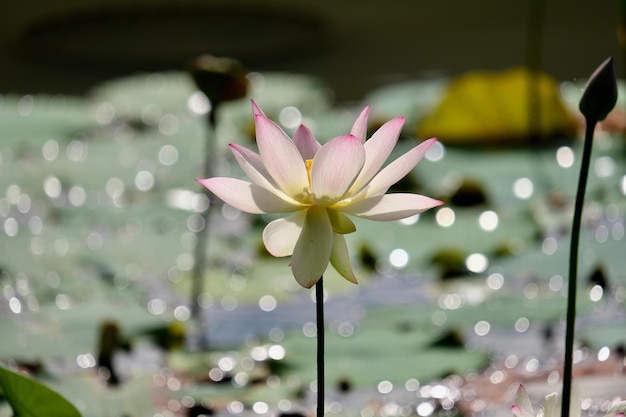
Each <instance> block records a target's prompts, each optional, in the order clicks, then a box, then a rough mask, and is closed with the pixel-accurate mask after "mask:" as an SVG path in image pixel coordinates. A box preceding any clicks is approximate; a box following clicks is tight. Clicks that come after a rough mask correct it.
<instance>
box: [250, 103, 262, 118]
mask: <svg viewBox="0 0 626 417" xmlns="http://www.w3.org/2000/svg"><path fill="white" fill-rule="evenodd" d="M250 101H251V102H252V114H253V115H255V116H264V117H266V116H265V113H263V110H261V107H259V105H258V104H256V101H254V100H250Z"/></svg>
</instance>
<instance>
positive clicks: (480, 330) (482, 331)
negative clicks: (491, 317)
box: [474, 320, 491, 336]
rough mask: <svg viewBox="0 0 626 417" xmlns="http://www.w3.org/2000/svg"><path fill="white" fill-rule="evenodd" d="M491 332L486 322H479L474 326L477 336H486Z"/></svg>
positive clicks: (489, 325)
mask: <svg viewBox="0 0 626 417" xmlns="http://www.w3.org/2000/svg"><path fill="white" fill-rule="evenodd" d="M490 330H491V324H489V322H488V321H485V320H481V321H479V322H478V323H476V324H475V325H474V332H475V333H476V334H477V335H478V336H486V335H487V334H488V333H489V331H490Z"/></svg>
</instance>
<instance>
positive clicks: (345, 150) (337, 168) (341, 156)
mask: <svg viewBox="0 0 626 417" xmlns="http://www.w3.org/2000/svg"><path fill="white" fill-rule="evenodd" d="M364 162H365V150H364V149H363V145H362V144H361V142H360V141H359V140H358V139H357V138H356V137H354V136H352V135H344V136H339V137H336V138H334V139H331V140H330V141H329V142H328V143H326V144H325V145H324V146H322V148H321V149H320V150H319V151H318V152H317V155H315V159H313V165H312V166H311V191H312V192H313V196H314V198H315V201H316V202H317V203H318V204H321V205H326V206H328V205H330V204H332V203H334V202H336V201H338V200H340V199H341V198H342V197H343V196H344V195H345V194H346V192H347V191H348V189H349V188H350V187H351V186H352V184H353V182H354V179H355V178H356V176H357V175H358V174H359V171H360V170H361V168H362V167H363V163H364Z"/></svg>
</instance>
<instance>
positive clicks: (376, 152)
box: [352, 117, 404, 192]
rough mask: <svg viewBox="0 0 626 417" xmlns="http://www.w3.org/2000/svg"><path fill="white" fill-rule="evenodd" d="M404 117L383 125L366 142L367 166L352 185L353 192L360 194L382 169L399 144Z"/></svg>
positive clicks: (365, 165) (364, 166)
mask: <svg viewBox="0 0 626 417" xmlns="http://www.w3.org/2000/svg"><path fill="white" fill-rule="evenodd" d="M403 125H404V117H396V118H395V119H392V120H390V121H388V122H387V123H385V124H384V125H382V126H381V127H380V129H378V130H377V131H376V132H375V133H374V134H373V135H372V137H371V138H370V139H369V140H367V141H366V142H365V145H364V148H365V164H364V165H363V169H362V170H361V173H360V174H359V176H358V177H357V179H356V181H354V184H353V185H352V191H353V192H358V191H359V190H360V189H361V188H362V187H363V186H364V185H365V184H367V183H368V182H369V181H370V180H371V179H372V178H373V177H374V176H375V175H376V174H377V173H378V171H380V168H382V166H383V164H384V163H385V161H386V160H387V158H389V155H391V151H393V148H394V147H395V146H396V143H397V142H398V137H400V132H401V131H402V126H403Z"/></svg>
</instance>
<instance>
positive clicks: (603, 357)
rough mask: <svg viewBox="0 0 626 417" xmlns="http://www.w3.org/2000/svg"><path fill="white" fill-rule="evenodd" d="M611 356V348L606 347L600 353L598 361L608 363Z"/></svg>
mask: <svg viewBox="0 0 626 417" xmlns="http://www.w3.org/2000/svg"><path fill="white" fill-rule="evenodd" d="M609 356H611V348H609V347H608V346H604V347H602V348H601V349H600V350H599V351H598V361H600V362H604V361H606V360H607V359H609Z"/></svg>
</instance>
